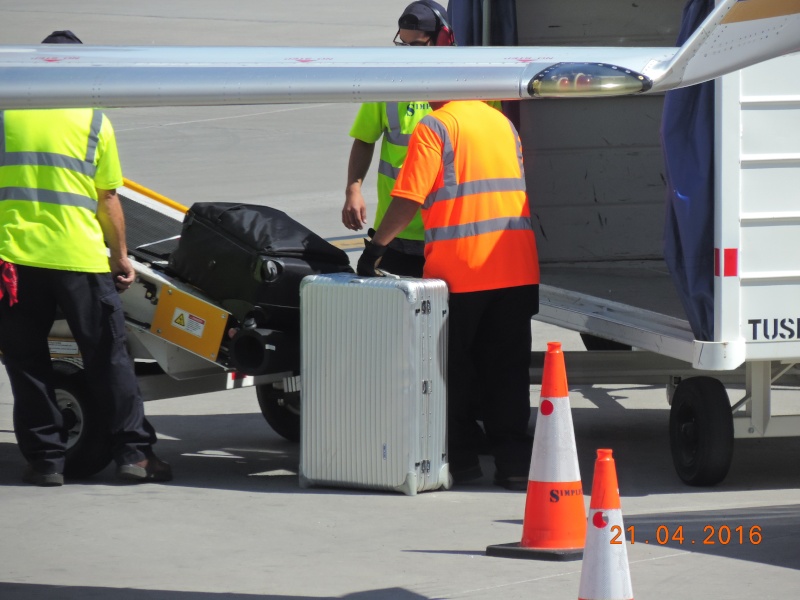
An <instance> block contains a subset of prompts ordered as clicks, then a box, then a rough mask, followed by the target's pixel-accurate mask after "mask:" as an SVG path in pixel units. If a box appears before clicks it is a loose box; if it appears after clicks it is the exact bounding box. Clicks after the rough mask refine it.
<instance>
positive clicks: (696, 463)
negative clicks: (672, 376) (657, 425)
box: [669, 377, 733, 486]
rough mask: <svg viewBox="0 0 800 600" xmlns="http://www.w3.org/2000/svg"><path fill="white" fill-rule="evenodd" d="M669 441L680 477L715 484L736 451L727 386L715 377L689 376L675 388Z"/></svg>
mask: <svg viewBox="0 0 800 600" xmlns="http://www.w3.org/2000/svg"><path fill="white" fill-rule="evenodd" d="M669 442H670V449H671V451H672V462H673V464H674V465H675V470H676V471H677V473H678V477H680V478H681V480H683V482H684V483H686V484H688V485H692V486H711V485H716V484H717V483H719V482H720V481H722V480H723V479H725V476H726V475H727V474H728V469H729V468H730V465H731V457H732V455H733V414H732V412H731V404H730V400H729V399H728V393H727V392H726V391H725V386H724V385H722V383H721V382H720V381H719V380H718V379H714V378H712V377H690V378H689V379H684V380H683V381H681V383H680V384H678V387H677V388H676V389H675V394H674V396H673V397H672V408H671V409H670V413H669Z"/></svg>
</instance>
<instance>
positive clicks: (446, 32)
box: [423, 0, 456, 46]
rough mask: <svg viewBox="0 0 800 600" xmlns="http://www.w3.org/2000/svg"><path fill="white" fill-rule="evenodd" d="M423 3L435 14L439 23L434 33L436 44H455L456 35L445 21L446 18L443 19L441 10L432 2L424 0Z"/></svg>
mask: <svg viewBox="0 0 800 600" xmlns="http://www.w3.org/2000/svg"><path fill="white" fill-rule="evenodd" d="M423 4H425V6H427V7H428V8H430V9H431V10H432V11H433V14H434V15H436V20H437V21H438V23H439V31H438V32H437V33H436V45H437V46H455V45H456V36H455V34H454V33H453V28H452V27H450V23H448V22H447V19H445V17H444V15H443V14H442V12H441V11H440V10H439V9H438V8H436V7H435V6H433V5H432V4H430V3H428V2H424V0H423Z"/></svg>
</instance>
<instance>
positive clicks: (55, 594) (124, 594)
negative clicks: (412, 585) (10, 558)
mask: <svg viewBox="0 0 800 600" xmlns="http://www.w3.org/2000/svg"><path fill="white" fill-rule="evenodd" d="M0 598H3V600H23V599H24V600H45V599H46V600H50V599H58V600H92V599H94V598H97V599H102V600H106V599H107V598H114V600H248V599H252V598H261V599H263V600H296V599H297V598H309V600H361V599H363V600H367V599H369V600H427V597H426V596H420V595H419V594H415V593H413V592H409V591H408V590H404V589H402V588H386V589H380V590H367V591H365V592H356V593H353V594H345V595H344V596H285V595H273V594H228V593H224V592H223V593H212V592H180V591H171V590H140V589H130V588H109V587H87V586H75V587H73V586H63V585H36V584H27V583H1V582H0Z"/></svg>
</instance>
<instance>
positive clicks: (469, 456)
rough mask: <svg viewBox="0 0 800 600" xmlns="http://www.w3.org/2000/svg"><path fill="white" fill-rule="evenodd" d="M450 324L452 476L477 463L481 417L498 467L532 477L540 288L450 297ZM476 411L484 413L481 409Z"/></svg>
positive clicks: (448, 403)
mask: <svg viewBox="0 0 800 600" xmlns="http://www.w3.org/2000/svg"><path fill="white" fill-rule="evenodd" d="M449 306H450V318H449V324H448V330H449V336H448V341H449V344H448V359H447V360H448V367H447V408H448V418H447V425H448V433H447V435H448V454H449V460H450V465H451V468H452V469H453V471H458V470H462V469H467V468H470V467H472V466H475V465H477V464H478V448H477V442H478V439H479V433H480V432H479V430H478V428H479V425H478V423H477V420H478V417H480V418H481V419H482V420H483V425H484V429H485V430H486V438H487V441H488V442H489V448H490V450H491V452H492V454H493V455H494V459H495V466H496V468H497V470H498V471H499V472H501V473H502V474H504V475H507V476H518V475H527V474H528V469H529V466H530V460H531V447H532V441H533V439H532V437H531V436H530V434H528V421H529V419H530V416H531V407H530V375H529V366H530V360H531V317H532V316H533V315H535V314H536V313H537V312H539V286H538V285H526V286H519V287H511V288H501V289H496V290H487V291H481V292H468V293H462V294H453V293H451V294H450V299H449ZM476 409H477V410H476Z"/></svg>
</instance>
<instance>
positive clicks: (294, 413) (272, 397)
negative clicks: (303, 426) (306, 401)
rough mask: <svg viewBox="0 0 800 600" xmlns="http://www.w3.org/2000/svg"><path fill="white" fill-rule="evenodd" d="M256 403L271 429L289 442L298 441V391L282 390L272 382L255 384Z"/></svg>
mask: <svg viewBox="0 0 800 600" xmlns="http://www.w3.org/2000/svg"><path fill="white" fill-rule="evenodd" d="M256 395H257V396H258V405H259V406H260V407H261V414H262V415H264V419H266V421H267V423H268V424H269V426H270V427H272V429H274V430H275V433H277V434H278V435H279V436H281V437H283V438H285V439H287V440H289V441H290V442H299V441H300V392H284V391H283V390H281V389H278V388H276V387H274V386H273V385H272V384H269V383H267V384H264V385H259V386H256Z"/></svg>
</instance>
